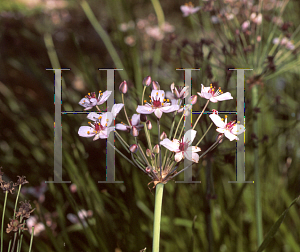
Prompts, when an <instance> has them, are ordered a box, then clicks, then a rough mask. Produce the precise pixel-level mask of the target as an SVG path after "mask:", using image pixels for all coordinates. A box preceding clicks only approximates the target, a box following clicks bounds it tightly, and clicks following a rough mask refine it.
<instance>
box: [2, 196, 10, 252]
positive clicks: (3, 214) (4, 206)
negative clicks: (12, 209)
mask: <svg viewBox="0 0 300 252" xmlns="http://www.w3.org/2000/svg"><path fill="white" fill-rule="evenodd" d="M7 194H8V191H6V192H5V198H4V204H3V211H2V223H1V252H2V251H3V225H4V216H5V208H6V201H7Z"/></svg>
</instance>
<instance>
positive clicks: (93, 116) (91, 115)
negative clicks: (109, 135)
mask: <svg viewBox="0 0 300 252" xmlns="http://www.w3.org/2000/svg"><path fill="white" fill-rule="evenodd" d="M100 116H101V114H98V113H95V112H91V113H89V114H88V115H87V118H88V119H89V120H92V121H94V122H95V121H97V120H100V118H99V117H100Z"/></svg>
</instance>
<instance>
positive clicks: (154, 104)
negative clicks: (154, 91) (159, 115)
mask: <svg viewBox="0 0 300 252" xmlns="http://www.w3.org/2000/svg"><path fill="white" fill-rule="evenodd" d="M152 105H153V107H155V108H160V107H161V102H160V100H159V99H157V100H155V99H154V98H152Z"/></svg>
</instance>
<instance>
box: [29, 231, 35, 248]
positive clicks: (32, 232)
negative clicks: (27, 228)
mask: <svg viewBox="0 0 300 252" xmlns="http://www.w3.org/2000/svg"><path fill="white" fill-rule="evenodd" d="M33 234H34V226H33V227H32V229H31V238H30V246H29V252H31V248H32V241H33Z"/></svg>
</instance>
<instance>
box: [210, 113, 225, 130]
mask: <svg viewBox="0 0 300 252" xmlns="http://www.w3.org/2000/svg"><path fill="white" fill-rule="evenodd" d="M209 117H210V119H211V120H212V121H213V123H214V124H215V125H216V126H217V127H219V128H225V126H226V124H225V123H224V122H223V121H222V119H221V117H220V116H218V115H215V114H211V115H209Z"/></svg>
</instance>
